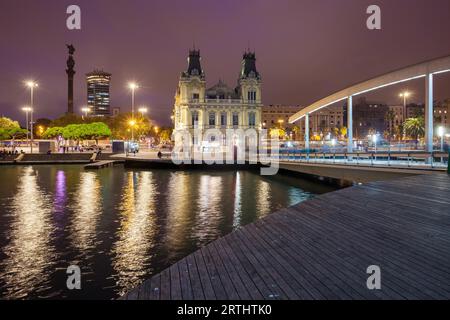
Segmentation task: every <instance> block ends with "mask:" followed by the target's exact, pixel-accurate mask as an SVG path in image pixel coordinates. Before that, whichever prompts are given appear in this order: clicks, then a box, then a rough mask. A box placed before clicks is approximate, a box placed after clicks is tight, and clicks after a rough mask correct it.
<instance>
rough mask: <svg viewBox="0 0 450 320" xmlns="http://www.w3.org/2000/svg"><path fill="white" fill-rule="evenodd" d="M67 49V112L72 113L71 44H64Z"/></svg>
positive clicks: (72, 71)
mask: <svg viewBox="0 0 450 320" xmlns="http://www.w3.org/2000/svg"><path fill="white" fill-rule="evenodd" d="M66 46H67V49H68V50H69V58H68V59H67V69H66V73H67V93H68V99H67V113H68V114H70V113H73V76H74V75H75V70H74V69H73V67H75V60H74V59H73V54H74V53H75V48H74V46H73V45H71V44H70V45H69V44H68V45H66Z"/></svg>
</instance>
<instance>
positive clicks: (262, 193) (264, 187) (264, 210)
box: [256, 179, 272, 218]
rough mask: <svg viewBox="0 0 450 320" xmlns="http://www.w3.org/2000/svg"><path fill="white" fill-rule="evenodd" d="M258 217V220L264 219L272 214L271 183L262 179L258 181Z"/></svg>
mask: <svg viewBox="0 0 450 320" xmlns="http://www.w3.org/2000/svg"><path fill="white" fill-rule="evenodd" d="M256 190H257V195H256V215H257V216H258V218H263V217H265V216H267V215H268V214H269V213H270V203H271V197H272V196H271V192H270V183H268V182H267V181H264V180H262V179H260V180H258V185H257V187H256Z"/></svg>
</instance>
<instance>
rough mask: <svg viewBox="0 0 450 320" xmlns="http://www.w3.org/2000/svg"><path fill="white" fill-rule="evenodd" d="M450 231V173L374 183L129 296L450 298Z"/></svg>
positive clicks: (280, 215) (321, 202) (265, 222)
mask: <svg viewBox="0 0 450 320" xmlns="http://www.w3.org/2000/svg"><path fill="white" fill-rule="evenodd" d="M449 229H450V176H448V175H446V174H443V173H436V174H427V175H416V176H410V177H404V178H401V179H397V180H390V181H382V182H370V183H367V184H362V185H357V186H354V187H350V188H346V189H342V190H339V191H336V192H332V193H328V194H324V195H321V196H317V197H316V198H314V199H312V200H309V201H306V202H302V203H300V204H298V205H295V206H293V207H290V208H286V209H283V210H280V211H278V212H276V213H273V214H271V215H269V216H268V217H266V218H264V219H261V220H259V221H257V222H255V223H253V224H250V225H247V226H245V227H243V228H241V229H239V230H237V231H235V232H233V233H231V234H229V235H227V236H225V237H223V238H221V239H218V240H216V241H214V242H212V243H210V244H209V245H207V246H205V247H203V248H202V249H200V250H198V251H196V252H194V253H193V254H191V255H189V256H187V257H185V258H184V259H182V260H180V261H179V262H177V263H175V264H174V265H172V266H171V267H169V268H168V269H166V270H163V271H162V272H161V273H159V274H156V275H154V276H153V277H152V278H151V279H148V280H147V281H145V282H144V283H143V284H142V285H141V286H139V287H137V288H135V289H134V290H132V291H131V292H129V293H128V294H127V295H125V296H123V297H122V298H123V299H155V300H158V299H160V300H168V299H174V300H177V299H187V300H190V299H200V300H203V299H450V250H449V248H450V233H449V232H448V230H449ZM371 265H376V266H379V267H380V269H381V290H369V289H368V288H367V286H366V281H367V278H368V277H369V274H367V272H366V271H367V268H368V267H369V266H371Z"/></svg>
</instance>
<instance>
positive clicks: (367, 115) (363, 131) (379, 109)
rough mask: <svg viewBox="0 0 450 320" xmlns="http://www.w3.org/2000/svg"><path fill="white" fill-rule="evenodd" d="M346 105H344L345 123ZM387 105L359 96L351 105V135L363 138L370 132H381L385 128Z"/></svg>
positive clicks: (345, 120)
mask: <svg viewBox="0 0 450 320" xmlns="http://www.w3.org/2000/svg"><path fill="white" fill-rule="evenodd" d="M346 111H347V106H344V112H345V119H344V122H345V123H347V112H346ZM388 111H389V107H388V106H387V105H386V104H382V103H378V102H371V101H367V100H366V98H365V97H361V98H359V100H358V101H357V103H355V104H354V105H353V137H354V138H355V139H365V138H367V136H368V135H371V134H381V135H383V133H384V132H385V130H386V113H387V112H388Z"/></svg>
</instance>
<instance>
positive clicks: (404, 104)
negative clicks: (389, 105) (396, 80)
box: [400, 91, 410, 120]
mask: <svg viewBox="0 0 450 320" xmlns="http://www.w3.org/2000/svg"><path fill="white" fill-rule="evenodd" d="M409 95H410V93H409V92H408V91H405V92H402V93H400V98H403V120H406V99H407V98H408V97H409Z"/></svg>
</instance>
